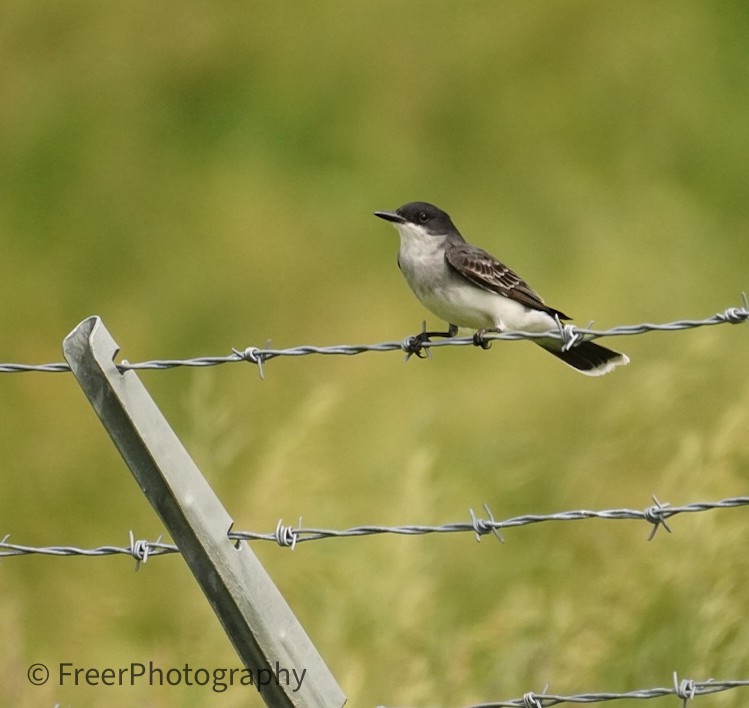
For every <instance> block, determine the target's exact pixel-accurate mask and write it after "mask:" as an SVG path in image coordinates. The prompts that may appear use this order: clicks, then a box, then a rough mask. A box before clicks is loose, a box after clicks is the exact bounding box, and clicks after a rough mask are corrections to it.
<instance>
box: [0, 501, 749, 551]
mask: <svg viewBox="0 0 749 708" xmlns="http://www.w3.org/2000/svg"><path fill="white" fill-rule="evenodd" d="M653 501H654V504H653V505H652V506H649V507H647V508H645V509H643V510H637V509H604V510H602V511H590V510H586V509H580V510H576V511H562V512H557V513H553V514H526V515H524V516H514V517H511V518H509V519H505V520H501V521H498V520H497V519H495V518H494V515H493V514H492V512H491V510H490V509H489V507H488V506H487V505H486V504H485V505H484V510H485V511H486V514H487V518H485V519H482V518H479V517H478V516H476V514H475V513H474V511H473V509H469V511H468V513H469V515H470V519H469V520H467V521H456V522H453V523H447V524H441V525H434V526H426V525H418V524H410V525H403V526H373V525H370V526H354V527H352V528H348V529H322V528H305V527H302V525H301V524H302V520H301V518H300V519H299V524H298V525H297V526H287V525H285V524H284V523H283V519H281V520H279V522H278V524H277V525H276V529H275V531H273V532H272V533H259V532H255V531H230V532H229V534H228V537H229V538H230V539H231V540H232V541H237V542H238V541H272V542H275V543H277V544H278V545H279V546H282V547H287V548H291V549H292V550H294V548H296V545H297V544H298V543H303V542H305V541H318V540H321V539H324V538H351V537H359V536H375V535H381V534H397V535H402V536H423V535H426V534H431V533H473V534H474V535H475V537H476V540H477V541H480V540H481V537H482V536H485V535H487V534H490V533H491V534H493V535H494V536H495V537H496V538H497V540H499V541H501V542H504V538H503V537H502V535H501V531H502V530H503V529H508V528H515V527H517V526H529V525H531V524H538V523H542V522H545V521H581V520H583V519H605V520H609V521H621V520H639V521H646V522H648V523H649V524H651V526H652V530H651V532H650V535H649V536H648V541H650V540H652V538H653V536H654V535H655V532H656V531H657V530H658V528H659V527H661V526H662V527H663V528H664V529H665V530H666V531H668V532H669V533H671V528H670V527H669V526H668V523H667V520H668V519H670V518H671V517H673V516H676V515H677V514H688V513H695V512H701V511H711V510H714V509H731V508H735V507H741V506H749V497H730V498H728V499H722V500H721V501H715V502H694V503H691V504H685V505H683V506H671V505H670V504H668V503H662V502H660V501H659V500H658V499H657V498H656V497H653ZM9 538H10V535H6V536H5V538H3V539H2V541H0V558H2V557H8V556H22V555H32V554H40V555H48V556H94V557H95V556H111V555H116V554H124V555H129V556H132V557H133V558H135V560H136V561H137V562H138V564H140V563H145V562H146V561H147V560H148V559H149V558H150V557H153V556H160V555H165V554H168V553H177V552H179V551H178V549H177V547H176V546H175V545H173V544H170V543H163V542H162V541H161V537H159V538H158V539H157V540H156V541H145V540H135V538H134V536H133V533H132V531H131V532H130V545H128V546H100V547H98V548H88V549H85V548H78V547H75V546H47V547H34V546H26V545H21V544H16V543H10V542H9V541H8V539H9Z"/></svg>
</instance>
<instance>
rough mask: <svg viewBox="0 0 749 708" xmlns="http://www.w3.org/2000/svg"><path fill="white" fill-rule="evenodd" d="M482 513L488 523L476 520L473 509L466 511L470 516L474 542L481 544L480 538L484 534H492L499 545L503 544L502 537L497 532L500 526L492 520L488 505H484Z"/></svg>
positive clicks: (492, 515)
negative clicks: (474, 536) (483, 512)
mask: <svg viewBox="0 0 749 708" xmlns="http://www.w3.org/2000/svg"><path fill="white" fill-rule="evenodd" d="M484 511H485V512H486V514H487V516H488V517H489V519H488V521H487V520H484V519H479V518H477V517H476V514H474V513H473V509H469V510H468V513H469V514H470V515H471V525H472V526H473V530H474V531H475V533H476V540H477V541H479V542H481V537H482V536H485V535H486V534H488V533H491V534H494V537H495V538H496V539H497V540H498V541H499V542H500V543H504V542H505V540H504V538H503V537H502V534H501V533H500V532H499V527H500V526H501V524H500V523H498V522H497V520H496V519H495V518H494V514H492V511H491V509H490V508H489V505H488V504H484Z"/></svg>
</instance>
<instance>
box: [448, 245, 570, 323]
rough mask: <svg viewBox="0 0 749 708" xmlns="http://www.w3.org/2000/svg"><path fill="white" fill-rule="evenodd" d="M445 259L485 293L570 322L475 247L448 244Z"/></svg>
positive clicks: (522, 281)
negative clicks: (488, 292) (508, 299)
mask: <svg viewBox="0 0 749 708" xmlns="http://www.w3.org/2000/svg"><path fill="white" fill-rule="evenodd" d="M445 260H446V261H447V264H448V265H449V266H450V267H451V268H452V269H453V270H454V271H456V272H457V273H459V274H460V275H462V276H463V277H464V278H466V279H468V280H470V281H471V282H472V283H473V284H474V285H478V286H479V287H480V288H484V290H490V291H491V292H495V293H498V294H499V295H504V296H505V297H508V298H510V299H511V300H516V301H517V302H519V303H521V304H523V305H525V306H526V307H530V308H531V309H534V310H542V311H543V312H548V313H549V314H550V315H552V316H554V315H558V316H559V318H560V319H562V320H569V319H570V317H568V316H567V315H565V314H564V313H563V312H560V311H559V310H555V309H554V308H553V307H549V306H548V305H547V304H546V303H545V302H544V301H543V300H542V299H541V297H540V296H539V295H538V293H536V292H535V291H534V290H533V288H531V286H530V285H528V283H526V282H525V281H524V280H523V279H522V278H521V277H520V276H519V275H518V274H517V273H515V272H514V271H513V270H511V269H510V268H508V267H507V266H506V265H504V264H503V263H501V262H500V261H498V260H497V259H496V258H495V257H494V256H492V255H491V254H490V253H487V252H486V251H484V250H482V249H480V248H476V246H471V244H469V243H465V242H463V243H451V244H448V246H447V249H446V250H445Z"/></svg>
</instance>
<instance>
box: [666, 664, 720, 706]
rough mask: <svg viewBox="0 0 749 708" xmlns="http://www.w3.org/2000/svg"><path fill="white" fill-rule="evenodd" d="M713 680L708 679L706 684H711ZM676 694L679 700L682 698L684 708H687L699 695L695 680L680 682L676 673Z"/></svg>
mask: <svg viewBox="0 0 749 708" xmlns="http://www.w3.org/2000/svg"><path fill="white" fill-rule="evenodd" d="M711 681H712V679H708V680H707V681H706V683H710V682H711ZM674 693H675V694H676V697H677V698H681V705H682V708H686V705H687V701H691V700H693V699H694V697H695V694H696V693H697V684H696V683H695V681H694V680H693V679H684V680H683V681H679V677H678V676H677V675H676V672H675V671H674Z"/></svg>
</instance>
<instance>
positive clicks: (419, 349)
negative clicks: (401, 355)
mask: <svg viewBox="0 0 749 708" xmlns="http://www.w3.org/2000/svg"><path fill="white" fill-rule="evenodd" d="M429 334H430V333H429V332H419V334H414V335H411V336H410V337H406V338H405V339H404V340H403V343H402V344H401V347H402V348H403V351H404V352H406V361H408V360H409V359H410V358H411V357H412V356H413V355H414V354H415V355H416V356H417V357H418V358H419V359H428V358H429V357H430V354H429V349H428V348H427V349H425V348H424V345H425V344H429V343H430V342H431V341H432V340H431V339H429Z"/></svg>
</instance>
